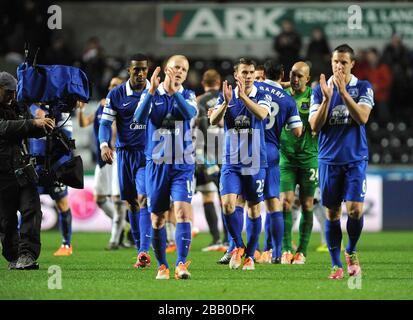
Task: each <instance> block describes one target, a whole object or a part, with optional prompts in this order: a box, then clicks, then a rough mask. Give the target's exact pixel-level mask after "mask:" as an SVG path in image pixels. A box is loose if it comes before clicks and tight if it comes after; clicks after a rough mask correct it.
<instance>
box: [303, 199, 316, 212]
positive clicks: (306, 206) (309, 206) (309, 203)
mask: <svg viewBox="0 0 413 320" xmlns="http://www.w3.org/2000/svg"><path fill="white" fill-rule="evenodd" d="M301 208H302V210H303V211H311V210H313V208H314V198H305V199H303V200H302V201H301Z"/></svg>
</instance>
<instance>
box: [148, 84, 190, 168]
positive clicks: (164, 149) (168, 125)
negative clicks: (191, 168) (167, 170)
mask: <svg viewBox="0 0 413 320" xmlns="http://www.w3.org/2000/svg"><path fill="white" fill-rule="evenodd" d="M146 94H148V93H147V90H145V92H144V93H143V95H142V98H141V101H144V100H145V95H146ZM176 95H181V98H183V99H184V100H185V102H184V103H187V104H189V105H190V106H192V107H194V108H195V109H196V110H197V105H196V97H195V93H194V92H193V91H192V90H188V89H185V88H184V87H182V86H181V88H180V89H179V91H178V93H176ZM177 99H178V97H177V96H175V95H169V94H168V93H167V92H166V91H165V89H164V86H163V83H161V84H160V85H159V87H158V89H157V90H156V93H155V95H154V96H153V98H152V100H151V102H150V109H149V115H148V119H147V124H146V126H147V129H146V134H147V144H146V148H145V155H146V159H148V160H153V161H154V162H155V163H166V164H188V165H194V164H195V159H194V146H193V143H192V128H191V120H192V119H189V118H188V117H185V116H184V115H183V114H182V111H181V106H179V105H178V100H177ZM194 116H196V113H195V114H194ZM192 118H193V117H192Z"/></svg>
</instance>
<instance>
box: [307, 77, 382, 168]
mask: <svg viewBox="0 0 413 320" xmlns="http://www.w3.org/2000/svg"><path fill="white" fill-rule="evenodd" d="M331 81H333V80H332V78H330V79H329V80H328V84H329V83H331ZM346 89H347V92H348V93H349V94H350V96H351V97H352V98H353V99H354V101H355V102H356V103H358V104H364V105H367V106H368V107H370V108H373V105H374V97H373V96H374V94H373V89H372V87H371V84H370V82H368V81H365V80H359V79H357V78H356V77H355V76H354V75H352V77H351V80H350V82H349V83H348V85H347V86H346ZM322 101H323V94H322V92H321V88H320V85H318V86H317V87H316V88H315V89H314V90H313V94H312V95H311V103H310V104H311V106H310V115H309V119H311V117H312V115H314V112H316V111H317V110H318V108H319V106H320V104H321V102H322ZM368 155H369V153H368V146H367V137H366V128H365V126H364V125H359V124H357V122H356V121H354V120H353V119H352V118H351V116H350V113H349V110H348V109H347V106H346V105H345V104H344V101H343V99H342V98H341V96H340V94H339V93H338V90H337V88H336V86H334V91H333V96H332V97H331V101H330V105H329V106H328V115H327V120H326V123H325V124H324V126H323V127H322V128H321V130H320V133H319V138H318V159H319V162H321V163H325V164H337V165H340V164H347V163H351V162H355V161H360V160H368Z"/></svg>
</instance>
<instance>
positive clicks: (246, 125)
mask: <svg viewBox="0 0 413 320" xmlns="http://www.w3.org/2000/svg"><path fill="white" fill-rule="evenodd" d="M234 129H235V131H237V132H239V133H251V132H252V131H251V129H252V128H251V119H250V118H248V117H247V116H245V115H239V116H238V117H236V118H235V121H234Z"/></svg>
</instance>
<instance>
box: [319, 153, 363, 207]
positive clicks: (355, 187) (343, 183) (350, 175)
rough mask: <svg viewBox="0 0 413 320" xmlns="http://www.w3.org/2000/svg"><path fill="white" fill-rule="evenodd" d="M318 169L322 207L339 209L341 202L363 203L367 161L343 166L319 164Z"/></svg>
mask: <svg viewBox="0 0 413 320" xmlns="http://www.w3.org/2000/svg"><path fill="white" fill-rule="evenodd" d="M318 168H319V170H318V174H319V182H320V191H321V203H322V204H323V206H326V207H328V208H331V207H339V206H340V205H341V202H342V201H343V200H344V201H354V202H364V197H365V195H366V191H367V184H366V171H367V161H364V160H363V161H357V162H353V163H349V164H345V165H331V164H323V163H319V165H318Z"/></svg>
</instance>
